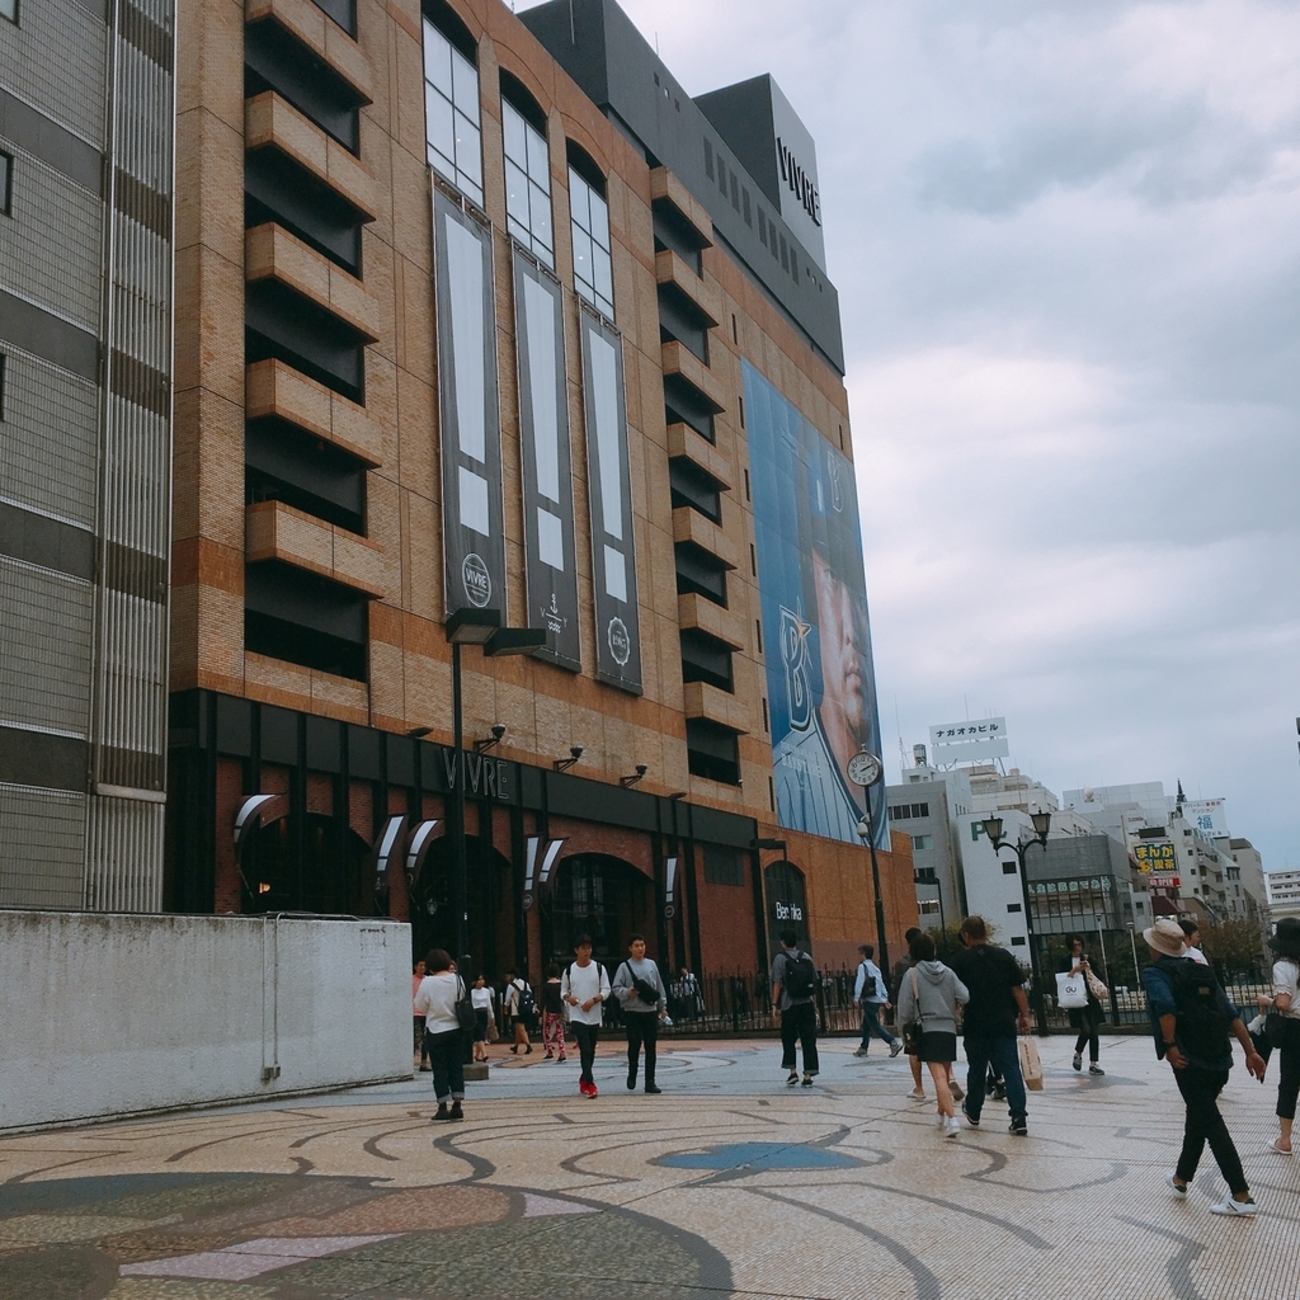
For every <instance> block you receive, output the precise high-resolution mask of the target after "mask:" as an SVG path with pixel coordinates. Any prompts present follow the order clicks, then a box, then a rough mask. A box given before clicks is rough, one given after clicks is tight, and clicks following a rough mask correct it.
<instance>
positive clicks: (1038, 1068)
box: [1016, 975, 1061, 1092]
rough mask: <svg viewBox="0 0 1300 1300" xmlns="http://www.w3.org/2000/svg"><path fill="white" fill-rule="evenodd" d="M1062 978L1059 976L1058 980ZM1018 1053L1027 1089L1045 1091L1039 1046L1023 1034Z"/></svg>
mask: <svg viewBox="0 0 1300 1300" xmlns="http://www.w3.org/2000/svg"><path fill="white" fill-rule="evenodd" d="M1060 978H1061V977H1060V976H1059V975H1058V976H1057V979H1060ZM1016 1051H1017V1053H1018V1054H1019V1056H1020V1073H1021V1076H1022V1077H1023V1078H1024V1081H1025V1087H1026V1088H1028V1089H1029V1091H1030V1092H1042V1090H1043V1062H1042V1059H1041V1058H1040V1057H1039V1055H1038V1044H1037V1043H1035V1042H1034V1040H1033V1039H1032V1038H1030V1037H1029V1035H1028V1034H1021V1035H1020V1037H1019V1038H1018V1039H1016Z"/></svg>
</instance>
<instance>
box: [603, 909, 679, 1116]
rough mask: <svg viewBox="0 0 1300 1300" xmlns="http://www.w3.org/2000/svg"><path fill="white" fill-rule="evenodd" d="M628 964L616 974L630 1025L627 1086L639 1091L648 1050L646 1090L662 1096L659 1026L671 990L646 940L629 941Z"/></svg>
mask: <svg viewBox="0 0 1300 1300" xmlns="http://www.w3.org/2000/svg"><path fill="white" fill-rule="evenodd" d="M627 952H628V955H627V960H626V961H624V962H622V963H620V965H619V968H618V970H617V971H616V972H615V973H614V984H613V991H614V996H615V997H616V998H618V1000H619V1002H620V1003H622V1006H623V1019H624V1021H625V1022H626V1023H627V1086H628V1090H629V1091H631V1090H632V1089H633V1088H635V1087H636V1074H637V1068H638V1063H639V1061H640V1057H641V1048H642V1047H644V1048H645V1090H646V1092H650V1093H655V1092H662V1091H663V1089H662V1088H659V1087H657V1086H656V1085H655V1061H656V1058H657V1050H656V1044H657V1043H658V1041H659V1022H660V1020H662V1019H663V1017H664V1016H665V1015H666V1014H667V1012H668V990H667V989H665V988H664V981H663V976H662V975H660V974H659V967H658V966H657V965H655V963H654V961H653V960H652V959H651V958H649V957H647V956H646V955H645V936H644V935H641V934H634V935H632V937H631V938H630V939H629V940H628V945H627Z"/></svg>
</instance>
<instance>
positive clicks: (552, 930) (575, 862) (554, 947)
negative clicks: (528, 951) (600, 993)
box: [542, 853, 659, 975]
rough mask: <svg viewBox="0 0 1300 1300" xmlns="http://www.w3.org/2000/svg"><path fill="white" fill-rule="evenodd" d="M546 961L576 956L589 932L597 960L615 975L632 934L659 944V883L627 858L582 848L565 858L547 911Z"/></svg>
mask: <svg viewBox="0 0 1300 1300" xmlns="http://www.w3.org/2000/svg"><path fill="white" fill-rule="evenodd" d="M542 921H543V929H542V946H543V955H544V958H545V960H546V961H547V962H550V961H554V962H556V963H557V964H559V965H564V964H565V963H567V962H569V961H572V959H573V945H574V944H575V943H576V942H577V940H578V936H579V935H583V934H589V935H590V936H591V939H592V945H593V947H594V950H595V957H596V960H597V961H599V962H602V963H603V964H604V965H605V966H606V967H607V968H608V970H609V972H610V974H611V975H612V974H613V972H614V969H615V967H617V965H618V963H619V962H620V961H622V960H623V958H624V957H625V956H626V955H627V942H628V935H630V934H632V933H634V932H637V933H640V934H644V935H645V936H646V938H647V940H648V941H649V942H650V945H651V953H650V955H651V956H652V957H654V956H658V955H659V954H656V953H655V952H654V951H653V948H654V942H655V940H654V885H653V882H652V881H651V880H650V879H649V877H648V876H646V875H645V874H644V873H643V872H640V871H638V870H637V869H636V868H635V867H634V866H633V865H632V864H631V863H630V862H624V861H623V859H622V858H615V857H610V856H608V855H606V854H603V853H580V854H575V855H574V856H573V857H571V858H564V859H562V860H561V862H560V865H559V867H558V868H557V869H556V879H555V887H554V889H553V891H552V893H551V897H550V900H549V907H544V909H543V913H542Z"/></svg>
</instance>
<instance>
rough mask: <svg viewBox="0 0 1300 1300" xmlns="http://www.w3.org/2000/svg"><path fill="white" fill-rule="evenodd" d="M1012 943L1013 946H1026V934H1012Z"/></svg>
mask: <svg viewBox="0 0 1300 1300" xmlns="http://www.w3.org/2000/svg"><path fill="white" fill-rule="evenodd" d="M1011 945H1012V947H1013V948H1023V947H1024V946H1025V939H1024V936H1023V935H1019V934H1013V935H1012V936H1011Z"/></svg>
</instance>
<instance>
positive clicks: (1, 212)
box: [0, 0, 16, 217]
mask: <svg viewBox="0 0 1300 1300" xmlns="http://www.w3.org/2000/svg"><path fill="white" fill-rule="evenodd" d="M3 2H4V0H0V4H2V3H3ZM15 12H16V11H15ZM0 163H3V164H4V174H3V175H2V176H0V216H4V217H12V216H13V210H12V203H13V197H14V156H13V154H11V153H5V152H4V150H3V149H0Z"/></svg>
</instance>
